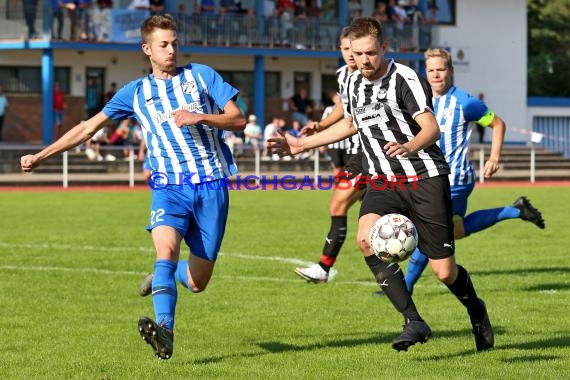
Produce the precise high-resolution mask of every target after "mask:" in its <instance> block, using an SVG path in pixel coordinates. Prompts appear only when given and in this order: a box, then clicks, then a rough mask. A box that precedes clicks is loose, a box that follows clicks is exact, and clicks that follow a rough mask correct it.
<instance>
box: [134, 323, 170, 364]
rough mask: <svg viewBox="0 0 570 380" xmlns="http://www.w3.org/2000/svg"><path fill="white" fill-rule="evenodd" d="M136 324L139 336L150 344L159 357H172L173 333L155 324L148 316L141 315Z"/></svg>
mask: <svg viewBox="0 0 570 380" xmlns="http://www.w3.org/2000/svg"><path fill="white" fill-rule="evenodd" d="M138 326H139V334H140V336H141V338H142V339H143V340H144V341H145V342H147V343H148V344H150V345H151V347H152V349H153V350H154V354H155V355H156V356H158V358H159V359H163V360H167V359H170V358H171V357H172V348H173V346H174V333H173V332H172V331H171V330H169V329H166V328H164V327H162V326H159V325H157V324H156V322H155V321H153V320H152V319H150V318H149V317H141V318H140V319H139V324H138Z"/></svg>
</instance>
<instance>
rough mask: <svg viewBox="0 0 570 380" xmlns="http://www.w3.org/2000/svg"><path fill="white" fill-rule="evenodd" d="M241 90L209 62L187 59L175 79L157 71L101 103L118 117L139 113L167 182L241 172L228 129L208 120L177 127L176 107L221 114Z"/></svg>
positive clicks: (151, 159) (150, 159)
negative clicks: (157, 74)
mask: <svg viewBox="0 0 570 380" xmlns="http://www.w3.org/2000/svg"><path fill="white" fill-rule="evenodd" d="M237 94H238V90H237V89H235V88H234V87H232V86H231V85H230V84H228V83H226V82H224V80H223V79H222V77H221V76H220V75H219V74H218V73H217V72H216V71H215V70H214V69H212V68H211V67H208V66H205V65H201V64H196V63H193V64H189V65H187V66H184V67H179V68H178V74H177V75H176V76H174V77H173V78H171V79H157V78H155V77H154V75H152V74H151V75H148V76H146V77H142V78H139V79H137V80H134V81H132V82H130V83H129V84H127V85H126V86H125V87H123V88H122V89H120V90H119V91H118V92H117V94H116V95H115V96H114V97H113V98H112V99H111V100H110V101H109V102H108V103H107V105H106V106H105V107H104V108H103V113H104V114H105V115H106V116H107V117H109V118H111V119H114V120H122V119H126V118H131V117H135V118H136V119H137V120H138V121H139V123H140V125H141V127H142V130H143V136H144V138H145V142H146V145H147V149H148V152H147V158H146V160H147V164H148V167H149V168H150V169H151V170H152V171H153V172H159V173H162V175H167V176H168V183H177V184H179V183H182V182H185V181H190V182H192V183H201V182H208V181H211V180H215V179H221V178H225V177H227V176H230V175H233V174H235V173H237V166H236V164H235V162H234V160H233V157H232V154H231V152H230V149H229V147H228V146H227V145H226V143H225V141H224V139H223V133H224V130H222V129H218V128H215V127H211V126H208V125H205V124H197V125H188V126H184V127H177V126H176V124H175V123H174V117H173V115H172V111H175V110H178V109H185V110H187V111H190V112H193V113H207V114H219V113H221V112H222V110H223V108H224V107H225V105H226V104H227V102H228V101H229V100H231V99H233V98H234V97H235V96H236V95H237Z"/></svg>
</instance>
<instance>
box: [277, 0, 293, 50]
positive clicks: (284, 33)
mask: <svg viewBox="0 0 570 380" xmlns="http://www.w3.org/2000/svg"><path fill="white" fill-rule="evenodd" d="M279 21H280V24H281V34H280V37H281V44H282V45H288V44H289V43H290V42H291V33H292V32H293V28H294V27H295V24H294V21H295V3H293V2H284V3H283V6H282V7H281V6H280V7H279Z"/></svg>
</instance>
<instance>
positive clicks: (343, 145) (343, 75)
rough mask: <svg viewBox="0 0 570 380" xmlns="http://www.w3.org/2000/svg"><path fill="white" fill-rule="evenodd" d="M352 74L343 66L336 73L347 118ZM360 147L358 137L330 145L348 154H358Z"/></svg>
mask: <svg viewBox="0 0 570 380" xmlns="http://www.w3.org/2000/svg"><path fill="white" fill-rule="evenodd" d="M351 74H352V73H350V72H349V71H348V65H344V66H342V67H341V68H340V69H338V70H337V71H336V81H337V83H338V93H339V95H340V98H341V99H342V108H343V110H344V113H345V115H346V116H348V113H347V107H348V93H347V89H348V78H349V77H350V75H351ZM359 147H360V138H359V137H358V135H354V136H351V137H348V138H346V139H344V140H341V141H338V142H335V143H332V144H329V145H328V148H329V149H346V153H348V154H356V153H357V152H358V149H359Z"/></svg>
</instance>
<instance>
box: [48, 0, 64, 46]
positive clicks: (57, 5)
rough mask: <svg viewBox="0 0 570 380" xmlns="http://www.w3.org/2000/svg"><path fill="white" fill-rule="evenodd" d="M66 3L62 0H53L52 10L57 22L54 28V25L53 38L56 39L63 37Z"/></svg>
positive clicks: (54, 20) (54, 19)
mask: <svg viewBox="0 0 570 380" xmlns="http://www.w3.org/2000/svg"><path fill="white" fill-rule="evenodd" d="M64 8H65V4H64V3H63V1H61V0H51V11H52V13H53V22H54V24H56V27H55V28H54V27H53V25H52V32H51V38H53V39H55V40H61V39H63V34H62V33H63V24H64V22H63V10H64Z"/></svg>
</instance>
